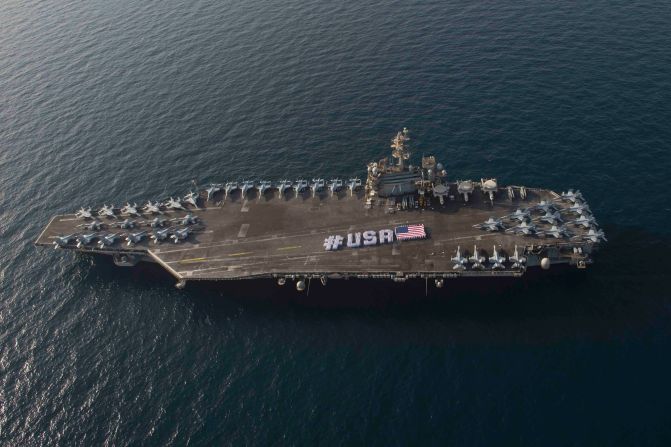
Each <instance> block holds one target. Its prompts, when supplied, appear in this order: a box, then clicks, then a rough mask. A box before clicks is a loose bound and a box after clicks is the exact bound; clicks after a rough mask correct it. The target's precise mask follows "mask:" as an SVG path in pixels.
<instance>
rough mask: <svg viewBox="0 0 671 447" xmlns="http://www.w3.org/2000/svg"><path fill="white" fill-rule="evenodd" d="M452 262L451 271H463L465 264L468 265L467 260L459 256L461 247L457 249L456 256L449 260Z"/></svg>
mask: <svg viewBox="0 0 671 447" xmlns="http://www.w3.org/2000/svg"><path fill="white" fill-rule="evenodd" d="M451 260H452V261H453V262H454V266H453V267H452V269H453V270H464V269H466V264H468V259H467V258H464V257H463V256H462V255H461V247H457V254H456V255H455V256H453V257H452V258H451Z"/></svg>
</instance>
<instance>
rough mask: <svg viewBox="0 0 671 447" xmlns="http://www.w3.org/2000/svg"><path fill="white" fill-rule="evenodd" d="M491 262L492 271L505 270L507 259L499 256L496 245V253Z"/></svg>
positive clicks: (493, 254)
mask: <svg viewBox="0 0 671 447" xmlns="http://www.w3.org/2000/svg"><path fill="white" fill-rule="evenodd" d="M489 262H490V263H491V264H492V270H501V269H504V268H505V266H504V265H503V263H504V262H506V257H505V256H502V255H500V254H499V252H498V251H497V250H496V245H494V251H493V252H492V255H491V256H490V257H489Z"/></svg>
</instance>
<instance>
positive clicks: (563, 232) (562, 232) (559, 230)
mask: <svg viewBox="0 0 671 447" xmlns="http://www.w3.org/2000/svg"><path fill="white" fill-rule="evenodd" d="M538 234H539V235H541V236H545V237H547V236H552V237H554V238H556V239H561V238H563V237H570V236H571V234H570V233H569V232H568V230H567V229H566V228H565V227H557V226H556V225H552V228H550V229H549V230H542V231H539V232H538Z"/></svg>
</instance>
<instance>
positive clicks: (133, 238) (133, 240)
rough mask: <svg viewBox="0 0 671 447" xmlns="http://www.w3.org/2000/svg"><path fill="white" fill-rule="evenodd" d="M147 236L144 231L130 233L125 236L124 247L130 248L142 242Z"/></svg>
mask: <svg viewBox="0 0 671 447" xmlns="http://www.w3.org/2000/svg"><path fill="white" fill-rule="evenodd" d="M146 236H147V232H146V231H138V232H136V233H130V234H129V235H128V236H126V245H127V246H129V247H131V246H133V245H134V244H137V243H138V242H140V241H142V239H144V238H145V237H146Z"/></svg>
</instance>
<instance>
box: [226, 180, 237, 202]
mask: <svg viewBox="0 0 671 447" xmlns="http://www.w3.org/2000/svg"><path fill="white" fill-rule="evenodd" d="M237 189H240V187H239V186H238V182H227V183H226V185H225V186H224V200H226V198H228V196H229V195H230V194H231V193H232V192H233V191H235V190H237Z"/></svg>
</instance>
